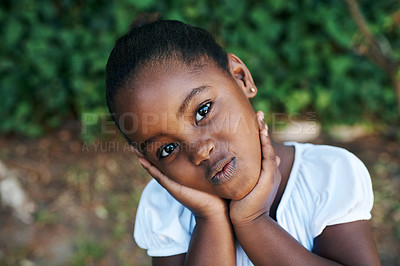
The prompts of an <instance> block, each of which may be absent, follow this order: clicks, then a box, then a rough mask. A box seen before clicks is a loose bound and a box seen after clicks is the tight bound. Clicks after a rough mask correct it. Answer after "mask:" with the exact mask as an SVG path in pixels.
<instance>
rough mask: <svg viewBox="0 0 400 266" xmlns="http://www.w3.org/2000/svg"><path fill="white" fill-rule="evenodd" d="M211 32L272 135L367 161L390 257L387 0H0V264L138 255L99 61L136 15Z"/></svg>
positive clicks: (384, 256) (380, 237)
mask: <svg viewBox="0 0 400 266" xmlns="http://www.w3.org/2000/svg"><path fill="white" fill-rule="evenodd" d="M146 14H147V16H154V17H159V18H162V19H177V20H181V21H184V22H187V23H191V24H193V25H196V26H200V27H202V28H205V29H207V30H209V31H210V32H211V33H212V34H213V35H214V36H215V37H216V39H217V41H218V42H219V43H220V44H221V45H222V46H223V47H225V48H226V50H227V51H228V52H233V53H235V54H236V55H238V56H239V57H240V58H241V59H242V60H243V61H244V62H245V63H246V64H247V66H248V68H249V69H250V71H251V73H252V74H253V77H254V79H255V81H256V84H257V86H258V91H259V92H258V96H257V97H256V98H255V99H254V101H253V102H252V103H253V105H254V107H255V109H257V110H263V111H264V112H265V113H266V114H267V115H266V117H267V120H268V123H269V124H270V129H271V133H272V135H273V137H274V138H275V140H277V141H286V140H298V141H304V142H312V143H326V144H332V145H336V146H340V147H344V148H346V149H348V150H350V151H351V152H353V153H355V154H356V155H357V156H358V157H360V158H361V159H362V160H363V161H364V163H365V164H366V165H367V167H368V169H369V171H370V173H371V176H372V182H373V187H374V192H375V205H374V209H373V219H372V230H373V236H374V239H375V241H376V244H377V247H378V250H379V254H380V257H381V260H382V263H383V265H400V255H399V254H400V195H399V193H398V191H399V190H400V115H399V114H400V105H399V103H400V2H399V1H398V0H385V1H373V0H358V1H356V0H326V1H317V0H304V1H283V0H263V1H262V0H250V1H239V0H230V1H227V0H225V1H222V0H218V1H216V0H196V1H195V0H189V1H183V0H168V1H155V0H117V1H105V0H87V1H84V0H80V1H78V0H77V1H72V0H52V1H49V0H47V1H28V0H13V1H11V0H3V1H2V2H1V4H0V25H1V27H0V36H1V41H0V99H1V106H0V115H1V122H0V195H1V197H0V203H1V204H0V264H1V265H149V264H150V260H149V258H148V257H147V255H146V253H145V252H144V251H143V250H141V249H140V248H138V247H137V246H136V244H135V243H134V241H133V237H132V232H133V224H134V218H135V212H136V207H137V204H138V201H139V197H140V193H141V191H142V189H143V188H144V186H145V184H146V183H147V182H148V181H149V180H150V178H149V176H148V175H146V173H145V172H144V171H142V170H141V169H140V168H139V167H138V165H137V163H136V158H135V156H133V155H132V153H131V152H130V151H129V147H128V146H127V144H126V143H125V142H124V140H123V139H122V138H121V137H120V136H119V134H118V133H117V132H116V129H115V127H114V126H113V124H112V122H111V121H110V116H109V115H108V110H107V107H106V103H105V64H106V62H107V58H108V55H109V53H110V52H111V49H112V48H113V45H114V42H115V40H116V39H117V38H118V37H120V36H121V35H123V34H124V33H125V32H126V31H127V30H128V29H129V25H130V23H131V22H132V20H134V19H136V18H137V17H139V16H143V15H146Z"/></svg>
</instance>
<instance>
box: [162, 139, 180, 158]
mask: <svg viewBox="0 0 400 266" xmlns="http://www.w3.org/2000/svg"><path fill="white" fill-rule="evenodd" d="M176 146H177V144H176V143H170V144H167V145H165V146H164V147H162V148H161V149H160V152H159V154H160V155H159V157H160V158H161V159H162V158H165V157H167V156H169V155H170V154H171V153H172V152H173V151H174V150H175V148H176Z"/></svg>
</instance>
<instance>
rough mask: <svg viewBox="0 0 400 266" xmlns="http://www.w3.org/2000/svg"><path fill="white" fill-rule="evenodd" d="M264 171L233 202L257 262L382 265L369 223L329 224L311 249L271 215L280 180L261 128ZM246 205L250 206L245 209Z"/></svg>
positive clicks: (241, 235)
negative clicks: (250, 188)
mask: <svg viewBox="0 0 400 266" xmlns="http://www.w3.org/2000/svg"><path fill="white" fill-rule="evenodd" d="M260 140H261V145H262V153H263V160H262V171H261V174H260V178H259V181H258V183H257V185H256V187H255V188H254V189H253V190H252V191H251V192H250V193H249V194H248V195H247V196H246V197H245V198H243V199H241V200H239V201H232V202H231V209H230V217H231V221H232V224H233V228H234V232H235V235H236V237H237V239H238V241H239V242H240V244H241V246H242V247H243V249H244V250H245V252H246V254H247V255H248V257H249V258H250V260H251V261H252V262H253V263H254V264H256V265H339V263H342V264H345V265H379V258H378V256H377V253H376V250H375V247H374V245H373V241H372V238H371V235H370V231H369V228H368V226H367V223H366V222H364V221H359V222H354V223H345V224H341V225H335V226H328V227H327V228H325V230H324V231H323V233H322V234H321V235H320V236H319V237H317V238H316V240H315V250H314V252H315V253H312V252H310V251H308V250H307V249H306V248H304V247H303V246H302V245H301V244H300V243H299V242H297V240H295V239H294V238H293V237H292V236H291V235H290V234H289V233H287V232H286V231H285V230H284V229H283V228H281V227H280V226H279V225H278V224H277V223H276V222H275V221H274V220H273V219H272V218H270V217H269V209H270V206H271V204H272V200H271V198H274V197H275V190H276V186H277V184H279V181H280V173H279V171H278V167H277V165H279V158H276V157H275V155H274V151H273V148H272V146H271V142H270V140H269V137H268V131H267V129H266V128H265V129H262V130H260ZM246 206H247V208H246Z"/></svg>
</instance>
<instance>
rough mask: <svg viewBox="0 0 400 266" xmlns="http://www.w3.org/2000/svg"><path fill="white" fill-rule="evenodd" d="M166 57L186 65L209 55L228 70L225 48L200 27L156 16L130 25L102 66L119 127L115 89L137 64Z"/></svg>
mask: <svg viewBox="0 0 400 266" xmlns="http://www.w3.org/2000/svg"><path fill="white" fill-rule="evenodd" d="M168 59H178V60H180V61H181V62H184V63H186V64H187V65H188V66H190V65H191V64H193V63H198V62H199V61H200V60H202V59H203V60H204V59H211V60H212V61H214V62H215V64H216V65H217V66H218V67H219V68H221V69H222V70H224V71H225V72H227V73H229V67H228V58H227V54H226V52H225V51H224V50H223V49H222V47H221V46H220V45H218V43H217V42H216V41H215V40H214V38H213V37H212V35H211V34H210V33H209V32H207V31H205V30H203V29H201V28H198V27H193V26H190V25H187V24H185V23H182V22H180V21H174V20H159V21H155V22H152V23H148V24H144V25H141V26H139V27H133V28H131V29H130V31H129V32H128V33H127V34H125V35H124V36H122V37H121V38H120V39H118V40H117V41H116V43H115V46H114V49H113V50H112V52H111V54H110V57H109V58H108V62H107V66H106V87H107V90H106V98H107V105H108V108H109V110H110V113H111V116H112V117H113V119H114V121H115V122H116V124H117V127H118V128H119V129H120V127H119V125H118V122H117V119H116V118H115V112H116V103H115V97H116V95H117V93H118V91H119V90H120V89H121V88H124V87H125V86H126V84H127V82H130V81H133V79H134V77H135V74H136V73H137V72H138V71H139V70H140V68H141V67H143V66H145V65H146V64H148V63H162V62H165V61H166V60H168ZM121 132H122V131H121ZM122 133H123V132H122ZM123 134H124V133H123ZM128 141H129V139H128Z"/></svg>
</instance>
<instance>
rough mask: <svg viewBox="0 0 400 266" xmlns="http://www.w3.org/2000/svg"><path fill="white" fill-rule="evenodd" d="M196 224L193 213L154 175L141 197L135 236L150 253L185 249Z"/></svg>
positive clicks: (152, 254) (173, 253)
mask: <svg viewBox="0 0 400 266" xmlns="http://www.w3.org/2000/svg"><path fill="white" fill-rule="evenodd" d="M194 225H195V219H194V216H193V214H192V213H191V212H190V210H188V209H187V208H186V207H184V206H183V205H182V204H180V203H179V202H178V201H176V200H175V199H174V198H173V197H172V196H171V195H170V194H169V193H168V191H166V190H165V189H164V188H163V187H162V186H161V185H159V184H158V183H157V182H156V181H155V180H154V179H153V180H151V181H150V182H149V183H148V184H147V186H146V187H145V189H144V190H143V193H142V195H141V197H140V202H139V206H138V210H137V212H136V219H135V229H134V238H135V241H136V243H137V244H138V246H139V247H141V248H143V249H147V253H148V255H149V256H171V255H176V254H181V253H185V252H186V251H187V248H188V244H189V242H190V237H191V233H192V231H193V228H194Z"/></svg>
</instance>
